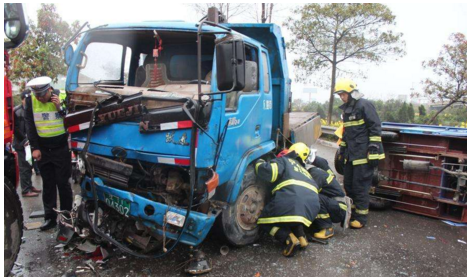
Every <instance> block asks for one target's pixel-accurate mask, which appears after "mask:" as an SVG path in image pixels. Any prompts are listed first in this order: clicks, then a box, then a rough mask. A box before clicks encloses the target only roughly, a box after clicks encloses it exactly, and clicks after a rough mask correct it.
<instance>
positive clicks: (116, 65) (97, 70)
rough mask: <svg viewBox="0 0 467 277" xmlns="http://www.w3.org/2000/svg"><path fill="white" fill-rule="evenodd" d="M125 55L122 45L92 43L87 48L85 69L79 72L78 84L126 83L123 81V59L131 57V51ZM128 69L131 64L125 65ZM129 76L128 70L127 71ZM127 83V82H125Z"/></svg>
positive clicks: (125, 75)
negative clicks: (97, 82) (98, 82)
mask: <svg viewBox="0 0 467 277" xmlns="http://www.w3.org/2000/svg"><path fill="white" fill-rule="evenodd" d="M128 51H129V53H124V47H123V45H121V44H116V43H105V42H92V43H90V44H89V45H88V46H87V47H86V51H85V58H84V59H85V61H84V64H83V65H84V66H85V67H84V68H82V69H81V70H80V71H79V76H78V82H79V83H80V84H90V83H93V82H95V81H100V80H105V81H124V82H125V81H126V79H127V78H125V80H122V59H123V57H124V54H126V55H125V56H127V57H131V49H130V48H128V50H127V52H128ZM125 65H126V68H128V65H129V62H128V63H126V64H125ZM125 71H126V72H125V73H126V74H124V76H123V77H127V76H128V70H125ZM125 83H126V82H125Z"/></svg>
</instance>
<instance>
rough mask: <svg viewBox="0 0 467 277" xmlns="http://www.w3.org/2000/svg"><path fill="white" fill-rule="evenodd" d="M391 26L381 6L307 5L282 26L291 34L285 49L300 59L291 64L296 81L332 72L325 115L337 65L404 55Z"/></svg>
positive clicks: (388, 14)
mask: <svg viewBox="0 0 467 277" xmlns="http://www.w3.org/2000/svg"><path fill="white" fill-rule="evenodd" d="M393 25H395V16H394V15H393V14H392V12H391V11H390V10H389V8H388V7H386V6H385V5H382V4H307V5H305V6H303V7H299V8H296V9H295V10H293V16H291V17H289V18H288V19H287V21H286V23H285V26H286V27H287V28H288V29H289V30H290V31H291V32H292V34H293V39H292V40H291V42H290V43H289V44H288V47H289V49H291V51H292V52H293V53H295V54H297V55H299V56H300V57H299V58H298V59H296V60H294V61H293V64H294V66H295V67H296V69H297V71H298V72H297V73H298V74H297V80H299V81H308V80H309V78H310V76H314V75H315V74H313V73H315V72H323V71H324V72H327V71H328V70H331V93H330V97H329V103H330V105H329V109H328V115H331V112H332V108H333V103H334V95H333V92H334V86H335V82H336V76H337V73H338V72H337V70H338V69H339V68H338V65H340V64H341V63H343V62H350V61H367V62H371V63H375V64H378V63H380V62H383V61H384V60H385V57H386V56H389V55H393V56H396V57H397V56H403V55H404V54H405V52H404V50H403V48H404V45H405V43H404V42H403V41H402V34H400V33H395V32H393V31H392V30H391V26H393ZM330 120H331V116H328V122H330Z"/></svg>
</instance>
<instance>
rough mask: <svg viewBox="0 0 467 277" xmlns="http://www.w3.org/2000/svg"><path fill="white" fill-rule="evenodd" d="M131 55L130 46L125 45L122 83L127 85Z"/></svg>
mask: <svg viewBox="0 0 467 277" xmlns="http://www.w3.org/2000/svg"><path fill="white" fill-rule="evenodd" d="M131 57H132V56H131V48H130V47H127V48H126V51H125V67H124V68H123V83H124V84H125V85H128V80H129V75H130V64H131Z"/></svg>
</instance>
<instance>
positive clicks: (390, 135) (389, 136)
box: [381, 131, 399, 142]
mask: <svg viewBox="0 0 467 277" xmlns="http://www.w3.org/2000/svg"><path fill="white" fill-rule="evenodd" d="M398 139H399V134H398V133H394V132H390V131H382V132H381V140H382V141H383V142H395V141H397V140H398Z"/></svg>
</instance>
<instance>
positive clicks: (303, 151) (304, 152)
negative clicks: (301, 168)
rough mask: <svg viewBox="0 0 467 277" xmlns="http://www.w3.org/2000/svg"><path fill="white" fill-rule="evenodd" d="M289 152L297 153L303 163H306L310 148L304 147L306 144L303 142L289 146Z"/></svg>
mask: <svg viewBox="0 0 467 277" xmlns="http://www.w3.org/2000/svg"><path fill="white" fill-rule="evenodd" d="M289 151H290V152H291V151H295V153H297V155H298V156H299V157H300V158H301V159H302V161H303V162H305V161H306V158H307V157H308V155H309V154H310V148H308V146H306V144H304V143H303V142H297V143H294V144H293V145H292V146H290V148H289Z"/></svg>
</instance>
